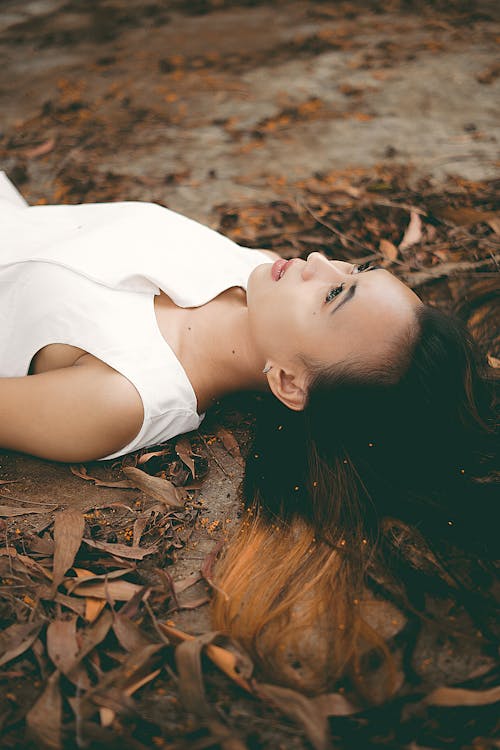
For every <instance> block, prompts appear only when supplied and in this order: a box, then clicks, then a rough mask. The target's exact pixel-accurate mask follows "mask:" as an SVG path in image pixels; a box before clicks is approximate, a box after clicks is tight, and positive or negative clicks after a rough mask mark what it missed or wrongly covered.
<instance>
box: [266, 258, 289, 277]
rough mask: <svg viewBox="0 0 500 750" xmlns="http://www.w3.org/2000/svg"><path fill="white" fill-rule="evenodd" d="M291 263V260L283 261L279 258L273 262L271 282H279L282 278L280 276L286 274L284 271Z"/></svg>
mask: <svg viewBox="0 0 500 750" xmlns="http://www.w3.org/2000/svg"><path fill="white" fill-rule="evenodd" d="M292 262H293V259H292V260H284V259H283V258H280V259H279V260H276V261H274V263H273V265H272V267H271V277H272V278H273V280H274V281H279V280H280V279H281V278H282V276H283V275H284V274H285V273H286V269H287V268H288V266H289V265H290V263H292Z"/></svg>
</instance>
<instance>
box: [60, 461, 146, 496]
mask: <svg viewBox="0 0 500 750" xmlns="http://www.w3.org/2000/svg"><path fill="white" fill-rule="evenodd" d="M69 468H70V471H71V473H72V474H74V475H75V477H80V479H85V480H86V481H87V482H94V484H95V485H96V487H114V488H115V489H121V490H133V489H135V487H134V486H133V485H131V484H130V482H128V481H127V480H126V479H119V480H117V481H116V482H112V481H109V482H106V481H103V480H102V479H97V478H96V477H91V476H90V475H89V474H88V473H87V469H86V467H85V466H70V467H69Z"/></svg>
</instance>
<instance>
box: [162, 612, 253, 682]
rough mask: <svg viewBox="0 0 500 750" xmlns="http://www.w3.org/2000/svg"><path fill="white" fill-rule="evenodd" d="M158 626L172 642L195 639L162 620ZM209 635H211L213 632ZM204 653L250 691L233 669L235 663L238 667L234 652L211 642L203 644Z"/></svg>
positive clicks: (244, 680) (242, 678)
mask: <svg viewBox="0 0 500 750" xmlns="http://www.w3.org/2000/svg"><path fill="white" fill-rule="evenodd" d="M158 627H159V628H160V630H161V631H162V632H163V633H165V635H167V636H168V638H169V640H171V641H173V642H174V643H184V642H186V641H194V640H195V636H194V635H190V634H189V633H184V632H183V631H182V630H178V629H177V628H173V627H171V626H170V625H165V624H164V623H162V622H159V623H158ZM211 635H212V636H213V635H214V634H211ZM205 653H206V654H207V656H208V658H209V659H210V660H211V661H212V662H213V663H214V664H215V665H216V666H217V667H219V669H220V670H221V671H222V672H224V673H225V674H227V676H228V677H230V678H231V679H232V680H233V681H234V682H236V683H237V684H238V685H239V686H240V687H242V688H243V690H246V691H247V692H249V693H251V692H252V688H251V687H250V683H249V682H248V680H246V679H245V678H244V677H242V676H241V674H239V672H237V671H236V669H235V667H236V666H237V665H238V668H239V663H238V659H237V657H236V656H235V654H233V653H231V652H230V651H228V650H227V649H225V648H221V646H216V645H215V644H213V643H208V645H206V646H205Z"/></svg>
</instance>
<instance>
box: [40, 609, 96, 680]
mask: <svg viewBox="0 0 500 750" xmlns="http://www.w3.org/2000/svg"><path fill="white" fill-rule="evenodd" d="M76 621H77V617H76V616H75V617H71V618H68V619H66V620H53V621H52V622H51V623H49V625H48V627H47V653H48V655H49V658H50V659H51V660H52V662H53V664H54V666H55V667H56V669H58V670H59V671H60V672H62V674H64V675H66V676H67V677H68V678H69V679H70V680H71V681H72V682H74V683H76V684H78V686H79V687H80V688H85V689H88V688H89V687H90V684H91V683H90V680H89V676H88V674H87V672H86V670H85V669H84V668H83V667H81V668H75V667H78V662H79V659H78V652H79V650H80V646H79V643H78V637H77V631H76Z"/></svg>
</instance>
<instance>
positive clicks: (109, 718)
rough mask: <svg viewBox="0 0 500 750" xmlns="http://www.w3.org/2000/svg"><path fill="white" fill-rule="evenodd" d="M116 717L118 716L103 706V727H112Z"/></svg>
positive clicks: (100, 715) (101, 714) (101, 710)
mask: <svg viewBox="0 0 500 750" xmlns="http://www.w3.org/2000/svg"><path fill="white" fill-rule="evenodd" d="M115 716H116V714H115V712H114V711H113V709H111V708H106V706H101V708H100V709H99V718H100V720H101V726H102V727H110V726H111V724H112V723H113V722H114V720H115Z"/></svg>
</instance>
